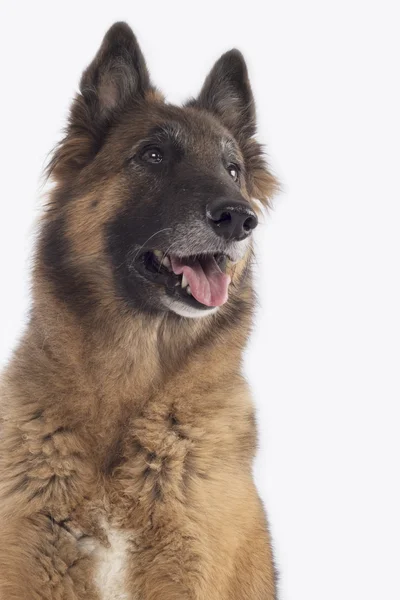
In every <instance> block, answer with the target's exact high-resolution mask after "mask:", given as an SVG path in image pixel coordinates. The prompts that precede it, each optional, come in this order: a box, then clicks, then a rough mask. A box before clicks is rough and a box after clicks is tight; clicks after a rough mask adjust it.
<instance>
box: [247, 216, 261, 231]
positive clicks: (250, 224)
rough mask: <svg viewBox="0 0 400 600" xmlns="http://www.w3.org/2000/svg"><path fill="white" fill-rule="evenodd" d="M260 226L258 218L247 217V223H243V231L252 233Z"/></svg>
mask: <svg viewBox="0 0 400 600" xmlns="http://www.w3.org/2000/svg"><path fill="white" fill-rule="evenodd" d="M257 224H258V220H257V217H253V216H251V217H247V219H246V220H245V222H244V223H243V229H244V230H245V231H246V233H247V232H249V231H252V230H253V229H255V228H256V227H257Z"/></svg>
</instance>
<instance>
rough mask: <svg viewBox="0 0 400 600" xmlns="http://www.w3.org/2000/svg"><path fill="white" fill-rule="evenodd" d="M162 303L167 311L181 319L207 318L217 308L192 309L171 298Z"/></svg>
mask: <svg viewBox="0 0 400 600" xmlns="http://www.w3.org/2000/svg"><path fill="white" fill-rule="evenodd" d="M164 303H165V304H166V305H167V307H168V308H169V310H172V311H173V312H174V313H176V314H177V315H179V316H181V317H188V318H189V319H201V318H202V317H208V316H209V315H212V314H213V313H215V312H217V310H218V308H219V307H218V306H212V307H210V308H208V309H201V308H194V307H192V306H188V305H187V304H184V303H183V302H179V300H173V299H171V298H166V299H164Z"/></svg>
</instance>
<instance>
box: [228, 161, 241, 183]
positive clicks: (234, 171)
mask: <svg viewBox="0 0 400 600" xmlns="http://www.w3.org/2000/svg"><path fill="white" fill-rule="evenodd" d="M228 173H229V175H230V176H231V177H232V179H233V180H234V181H238V179H239V167H238V166H237V165H228Z"/></svg>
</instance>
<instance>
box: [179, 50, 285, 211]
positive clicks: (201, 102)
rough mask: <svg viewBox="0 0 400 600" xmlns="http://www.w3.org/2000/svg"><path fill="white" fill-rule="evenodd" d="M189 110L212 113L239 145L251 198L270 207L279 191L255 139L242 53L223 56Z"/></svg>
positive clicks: (250, 101) (260, 147) (252, 98)
mask: <svg viewBox="0 0 400 600" xmlns="http://www.w3.org/2000/svg"><path fill="white" fill-rule="evenodd" d="M189 106H193V107H197V108H200V109H204V110H207V111H210V112H211V113H213V114H214V115H215V116H216V117H218V119H219V120H220V121H221V122H222V124H223V125H224V126H225V127H226V128H227V129H228V130H229V131H230V132H231V133H232V134H233V136H234V137H235V138H236V140H237V141H238V144H239V146H240V148H241V150H242V153H243V157H244V160H245V163H246V172H247V185H248V191H249V194H250V196H252V197H253V198H255V199H257V200H259V201H260V202H261V203H262V204H264V205H268V203H269V200H270V198H271V197H272V196H273V195H274V193H275V192H276V191H277V190H278V189H279V184H278V182H277V180H276V179H275V177H274V176H273V175H272V174H271V172H270V170H269V168H268V165H267V162H266V160H265V157H264V154H263V148H262V146H261V145H260V144H259V143H258V142H257V141H256V140H255V139H254V137H253V136H254V134H255V133H256V110H255V103H254V97H253V92H252V90H251V86H250V82H249V76H248V72H247V66H246V63H245V60H244V58H243V55H242V54H241V52H239V50H230V51H229V52H226V53H225V54H223V55H222V56H221V58H220V59H219V60H217V62H216V63H215V65H214V67H213V68H212V69H211V72H210V73H209V75H208V77H207V78H206V80H205V82H204V85H203V87H202V89H201V92H200V94H199V96H198V98H196V99H195V100H191V101H190V102H189Z"/></svg>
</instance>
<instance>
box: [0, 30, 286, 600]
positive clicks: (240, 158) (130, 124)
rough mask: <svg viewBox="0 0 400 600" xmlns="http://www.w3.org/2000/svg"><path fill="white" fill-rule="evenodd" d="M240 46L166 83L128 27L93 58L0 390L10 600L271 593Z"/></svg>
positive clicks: (239, 598)
mask: <svg viewBox="0 0 400 600" xmlns="http://www.w3.org/2000/svg"><path fill="white" fill-rule="evenodd" d="M254 133H255V110H254V101H253V96H252V92H251V88H250V85H249V81H248V77H247V70H246V65H245V63H244V60H243V58H242V56H241V54H240V53H239V52H238V51H236V50H232V51H231V52H228V53H226V54H224V55H223V56H222V57H221V58H220V59H219V60H218V61H217V63H216V64H215V66H214V68H213V69H212V71H211V73H210V75H209V76H208V78H207V79H206V82H205V84H204V86H203V88H202V91H201V93H200V95H199V97H198V98H197V99H195V100H191V101H190V102H188V103H187V104H186V105H185V106H184V107H176V106H172V105H170V104H167V103H165V102H164V100H163V97H162V96H161V94H160V93H158V92H157V91H156V89H155V88H154V87H153V86H152V84H151V82H150V79H149V75H148V72H147V69H146V65H145V62H144V59H143V56H142V53H141V51H140V48H139V46H138V44H137V42H136V39H135V37H134V35H133V33H132V31H131V30H130V29H129V27H128V26H127V25H125V24H124V23H117V24H115V25H114V26H113V27H112V28H111V29H110V30H109V32H108V33H107V35H106V37H105V39H104V42H103V44H102V46H101V48H100V50H99V52H98V54H97V55H96V57H95V59H94V61H93V62H92V64H91V65H90V66H89V67H88V69H87V70H86V71H85V72H84V74H83V77H82V80H81V87H80V94H78V96H77V97H76V99H75V100H74V102H73V105H72V108H71V114H70V119H69V124H68V128H67V132H66V136H65V138H64V140H63V141H62V143H61V144H60V146H59V147H58V148H57V150H56V152H55V154H54V158H53V160H52V162H51V165H50V173H51V175H52V177H53V178H54V181H55V182H56V186H55V188H54V189H53V191H52V192H51V198H50V202H49V205H48V209H47V211H46V214H45V215H44V217H43V222H42V225H41V230H40V237H39V242H38V248H37V254H36V261H35V267H34V277H33V308H32V311H31V317H30V322H29V326H28V328H27V331H26V333H25V335H24V337H23V339H22V341H21V343H20V344H19V347H18V348H17V350H16V352H15V353H14V356H13V358H12V360H11V362H10V364H9V365H8V368H7V369H6V371H5V373H4V374H3V377H2V381H1V391H0V399H1V404H0V410H1V413H0V416H1V430H0V599H1V600H22V599H24V600H25V599H26V600H36V599H54V600H58V599H59V600H75V599H79V600H80V599H87V600H90V599H96V600H184V599H187V600H189V599H192V600H272V599H273V598H275V580H274V569H273V563H272V557H271V548H270V542H269V536H268V529H267V524H266V519H265V515H264V511H263V507H262V505H261V502H260V499H259V497H258V495H257V491H256V489H255V486H254V483H253V480H252V461H253V456H254V452H255V447H256V432H255V422H254V413H253V406H252V403H251V400H250V397H249V391H248V387H247V383H246V381H245V380H244V378H243V376H242V366H241V362H242V351H243V348H244V346H245V344H246V341H247V338H248V334H249V330H250V328H251V321H252V310H253V301H254V300H253V292H252V284H251V268H250V261H251V253H252V250H251V233H252V230H253V229H254V227H255V226H256V225H257V214H256V212H255V205H254V200H256V199H258V200H259V201H261V202H262V203H266V201H267V198H268V197H270V196H271V195H272V193H273V191H274V188H275V186H276V184H275V180H274V178H273V177H272V175H271V174H270V173H269V171H268V169H267V166H266V164H265V162H264V159H263V156H262V151H261V148H260V146H259V144H258V143H257V142H256V141H255V140H254V138H253V136H254Z"/></svg>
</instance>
